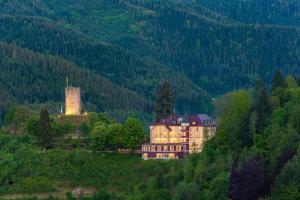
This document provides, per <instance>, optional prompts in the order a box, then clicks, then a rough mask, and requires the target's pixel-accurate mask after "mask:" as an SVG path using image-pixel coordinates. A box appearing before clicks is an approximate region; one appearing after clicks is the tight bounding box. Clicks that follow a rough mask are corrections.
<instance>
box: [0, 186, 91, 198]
mask: <svg viewBox="0 0 300 200" xmlns="http://www.w3.org/2000/svg"><path fill="white" fill-rule="evenodd" d="M67 192H71V193H72V195H73V196H74V197H80V196H84V197H88V196H92V195H93V194H95V193H96V192H97V191H96V189H93V188H84V187H78V188H73V189H66V188H64V189H61V190H60V191H58V192H47V193H30V194H27V193H18V194H8V195H0V199H7V200H10V199H23V198H34V197H35V198H37V199H46V198H48V197H50V196H52V197H54V198H63V199H64V198H66V193H67Z"/></svg>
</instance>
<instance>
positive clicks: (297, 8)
mask: <svg viewBox="0 0 300 200" xmlns="http://www.w3.org/2000/svg"><path fill="white" fill-rule="evenodd" d="M182 1H183V2H185V3H191V2H192V1H189V0H182ZM193 2H194V3H195V2H196V3H197V5H198V6H199V7H200V9H201V7H206V8H209V9H211V10H213V11H215V12H218V13H220V14H222V15H224V16H227V17H228V18H232V19H234V20H237V21H240V22H245V23H252V24H276V25H290V26H298V27H299V26H300V3H299V1H297V0H283V1H282V0H264V1H261V0H251V1H239V0H228V1H218V0H214V1H210V0H196V1H193ZM192 5H193V7H195V4H192ZM196 8H197V6H196Z"/></svg>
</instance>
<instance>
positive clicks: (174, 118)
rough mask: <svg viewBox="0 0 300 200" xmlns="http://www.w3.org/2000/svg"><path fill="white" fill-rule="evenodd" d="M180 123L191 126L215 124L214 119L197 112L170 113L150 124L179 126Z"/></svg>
mask: <svg viewBox="0 0 300 200" xmlns="http://www.w3.org/2000/svg"><path fill="white" fill-rule="evenodd" d="M182 123H187V124H189V125H191V126H193V125H198V126H211V125H215V122H214V120H212V119H211V118H210V117H209V116H208V115H207V114H198V115H190V116H188V115H184V116H182V115H171V116H170V117H168V118H166V119H162V120H160V121H158V122H155V123H153V124H152V125H153V126H155V125H165V126H181V124H182Z"/></svg>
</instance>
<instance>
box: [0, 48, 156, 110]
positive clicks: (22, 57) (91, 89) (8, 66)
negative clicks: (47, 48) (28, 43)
mask: <svg viewBox="0 0 300 200" xmlns="http://www.w3.org/2000/svg"><path fill="white" fill-rule="evenodd" d="M0 68H1V73H0V88H1V92H2V93H1V97H2V98H1V105H3V106H4V107H6V108H7V105H9V104H13V103H15V104H33V103H44V102H49V101H51V102H63V101H64V87H65V86H66V77H67V76H69V80H70V83H71V84H72V85H74V86H80V87H81V89H82V98H83V103H84V104H85V106H84V107H85V109H87V108H89V109H92V110H94V111H107V110H124V111H129V110H136V111H143V112H149V111H150V109H151V102H150V101H148V100H146V99H145V98H144V97H142V96H140V95H138V94H137V93H134V92H132V91H129V90H127V89H124V88H121V87H119V86H117V85H115V84H113V83H111V82H110V81H109V80H107V79H106V78H103V77H102V76H100V75H98V74H95V73H93V72H91V71H88V70H84V69H81V68H79V67H78V66H76V65H75V64H73V63H71V62H69V61H66V60H63V59H61V58H57V57H54V56H49V55H41V54H37V53H33V52H31V51H29V50H26V49H21V48H18V47H16V46H13V45H7V44H4V43H0ZM59 111H60V108H59V107H58V108H57V112H59Z"/></svg>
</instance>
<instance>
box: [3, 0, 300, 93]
mask: <svg viewBox="0 0 300 200" xmlns="http://www.w3.org/2000/svg"><path fill="white" fill-rule="evenodd" d="M12 2H14V4H13V3H11V4H10V6H9V4H8V3H6V4H5V5H6V7H5V8H6V9H3V11H2V12H5V13H9V14H13V15H18V14H23V15H28V16H43V17H47V18H51V19H53V20H55V21H57V22H58V23H60V24H63V25H64V26H69V27H72V28H73V29H76V30H79V31H81V32H83V33H85V34H87V35H89V36H91V37H93V38H97V39H99V40H105V41H107V42H111V43H114V44H117V45H120V46H122V47H124V48H126V49H127V50H128V51H130V52H132V53H133V54H134V55H139V56H141V57H143V58H145V59H148V60H149V59H150V60H154V61H155V62H159V63H162V64H163V65H165V66H168V67H169V68H171V69H175V70H176V71H179V72H184V73H185V75H186V76H188V78H189V79H191V80H192V81H193V82H194V83H195V84H196V85H197V86H199V87H201V88H204V89H206V90H208V91H209V92H210V93H211V94H222V93H224V92H227V91H230V90H232V89H239V88H242V87H249V86H250V85H251V84H252V83H253V81H254V80H255V79H256V78H257V77H258V76H261V77H262V78H264V79H265V80H267V82H269V81H270V77H272V75H273V73H274V71H275V70H276V69H277V68H281V69H282V70H283V71H284V72H290V73H296V74H298V73H299V66H300V32H299V29H297V28H292V27H283V26H270V25H247V24H241V23H238V22H237V21H235V20H234V19H230V18H231V17H230V16H227V17H224V15H222V13H221V14H219V13H217V12H216V11H212V10H210V7H209V6H207V7H206V6H205V5H202V4H197V2H195V1H168V0H167V1H162V0H157V1H144V0H123V1H103V0H102V1H96V0H92V1H83V0H82V1H79V2H78V1H74V0H70V1H66V0H62V1H59V2H58V1H57V0H40V1H35V4H34V5H30V3H26V6H24V5H23V4H20V2H19V1H18V0H13V1H12ZM221 2H223V1H221ZM224 2H225V1H224ZM186 3H190V4H186ZM15 4H16V5H19V6H14V7H13V8H12V5H15ZM199 5H200V6H199ZM9 8H11V9H9ZM37 10H38V11H37Z"/></svg>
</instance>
